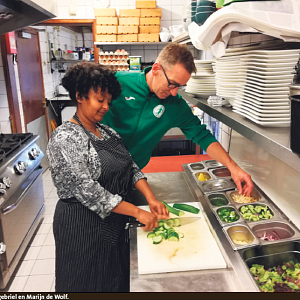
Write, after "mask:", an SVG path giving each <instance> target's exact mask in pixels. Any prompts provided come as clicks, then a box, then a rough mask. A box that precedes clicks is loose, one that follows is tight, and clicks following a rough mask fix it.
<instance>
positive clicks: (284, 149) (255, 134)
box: [178, 89, 300, 171]
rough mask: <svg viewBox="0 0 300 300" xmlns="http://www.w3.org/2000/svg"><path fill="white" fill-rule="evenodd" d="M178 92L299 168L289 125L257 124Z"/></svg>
mask: <svg viewBox="0 0 300 300" xmlns="http://www.w3.org/2000/svg"><path fill="white" fill-rule="evenodd" d="M178 94H180V95H181V96H182V97H183V98H184V99H185V100H187V101H188V102H190V103H192V104H193V105H195V106H197V107H198V108H200V109H201V110H203V111H204V112H205V113H207V114H208V115H210V116H212V117H213V118H215V119H217V120H219V121H220V122H222V123H223V124H225V125H227V126H229V127H230V128H232V129H233V130H235V131H236V132H238V133H239V134H241V135H243V136H244V137H246V138H247V139H249V140H250V141H252V142H254V143H255V144H257V145H258V146H260V147H261V148H262V149H264V150H266V151H268V152H269V153H270V154H272V155H274V156H275V157H277V158H278V159H280V160H281V161H283V162H284V163H286V164H288V165H289V166H291V167H292V168H294V169H295V170H297V171H299V170H300V157H299V156H298V155H297V154H295V153H293V152H292V150H291V148H290V128H289V127H284V128H282V127H263V126H259V125H257V124H255V123H253V122H252V121H250V120H248V119H246V118H245V117H243V116H241V115H239V114H237V113H235V112H233V111H232V110H231V108H228V107H213V106H210V105H208V104H207V99H204V98H202V99H200V98H195V97H193V96H190V95H189V94H187V93H185V91H184V90H182V89H179V90H178Z"/></svg>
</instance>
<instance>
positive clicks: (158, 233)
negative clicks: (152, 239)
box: [155, 230, 164, 235]
mask: <svg viewBox="0 0 300 300" xmlns="http://www.w3.org/2000/svg"><path fill="white" fill-rule="evenodd" d="M160 233H164V231H162V230H157V231H155V235H160Z"/></svg>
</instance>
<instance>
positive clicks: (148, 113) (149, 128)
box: [103, 43, 253, 196]
mask: <svg viewBox="0 0 300 300" xmlns="http://www.w3.org/2000/svg"><path fill="white" fill-rule="evenodd" d="M193 72H196V67H195V63H194V58H193V56H192V54H191V52H190V51H189V49H188V48H187V47H186V46H184V45H180V44H177V43H171V44H169V45H168V46H166V47H165V48H164V49H163V50H162V51H161V52H160V54H159V56H158V57H157V59H156V62H155V63H154V65H153V66H152V67H148V68H145V69H144V71H143V72H142V73H134V72H117V74H116V76H117V78H118V81H119V82H120V83H121V85H122V93H121V96H120V97H119V98H118V99H116V100H114V101H113V103H112V106H111V107H110V109H109V111H108V112H107V113H106V115H105V116H104V118H103V123H104V124H107V125H109V126H111V127H112V128H114V129H115V130H116V131H117V132H118V133H119V134H120V136H121V137H122V139H123V141H124V143H125V145H126V147H127V148H128V150H129V152H130V153H131V155H132V157H133V160H134V161H135V162H136V163H137V165H138V166H139V167H140V168H141V169H142V168H144V167H145V166H146V165H147V163H148V162H149V160H150V157H151V154H152V151H153V149H154V148H155V147H156V145H157V144H158V143H159V142H160V140H161V139H162V137H163V136H164V135H165V133H166V132H167V131H168V130H170V129H171V128H174V127H179V128H180V129H181V131H182V132H183V133H184V135H185V136H186V137H187V138H188V139H190V140H192V141H193V142H194V143H196V144H198V145H200V147H201V148H202V149H203V150H205V151H206V153H207V154H208V155H209V156H210V157H211V158H213V159H216V160H217V161H219V162H220V163H222V164H223V165H224V166H226V167H227V168H228V169H229V170H230V172H231V176H232V178H233V180H234V181H235V183H236V185H237V188H238V190H239V192H240V193H241V194H246V195H247V196H249V195H250V193H251V191H252V189H253V182H252V180H251V176H250V175H249V174H247V173H246V172H245V171H243V170H242V169H241V168H240V167H239V166H238V165H237V164H236V163H235V162H234V161H233V160H232V159H231V158H230V156H229V155H228V153H227V152H226V151H225V150H224V148H223V147H222V146H221V145H220V144H219V142H218V141H217V140H216V139H215V137H214V136H213V135H212V134H211V133H210V131H209V130H208V129H206V126H205V125H203V124H201V122H200V120H199V118H198V117H196V116H194V114H193V113H192V111H191V109H190V107H189V106H188V104H187V103H186V101H185V100H184V99H183V98H182V97H181V96H180V95H178V94H177V91H178V88H179V87H180V86H183V85H186V83H187V82H188V80H189V79H190V77H191V74H192V73H193ZM243 182H244V186H243V187H242V183H243Z"/></svg>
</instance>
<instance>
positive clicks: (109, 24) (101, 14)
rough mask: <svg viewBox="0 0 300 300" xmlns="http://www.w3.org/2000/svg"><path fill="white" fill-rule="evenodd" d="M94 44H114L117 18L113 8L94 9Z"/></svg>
mask: <svg viewBox="0 0 300 300" xmlns="http://www.w3.org/2000/svg"><path fill="white" fill-rule="evenodd" d="M95 18H96V42H116V41H117V33H118V31H117V30H118V24H119V23H118V17H117V11H116V9H115V8H99V9H95Z"/></svg>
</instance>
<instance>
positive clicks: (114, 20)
mask: <svg viewBox="0 0 300 300" xmlns="http://www.w3.org/2000/svg"><path fill="white" fill-rule="evenodd" d="M96 24H97V25H118V17H97V18H96Z"/></svg>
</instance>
